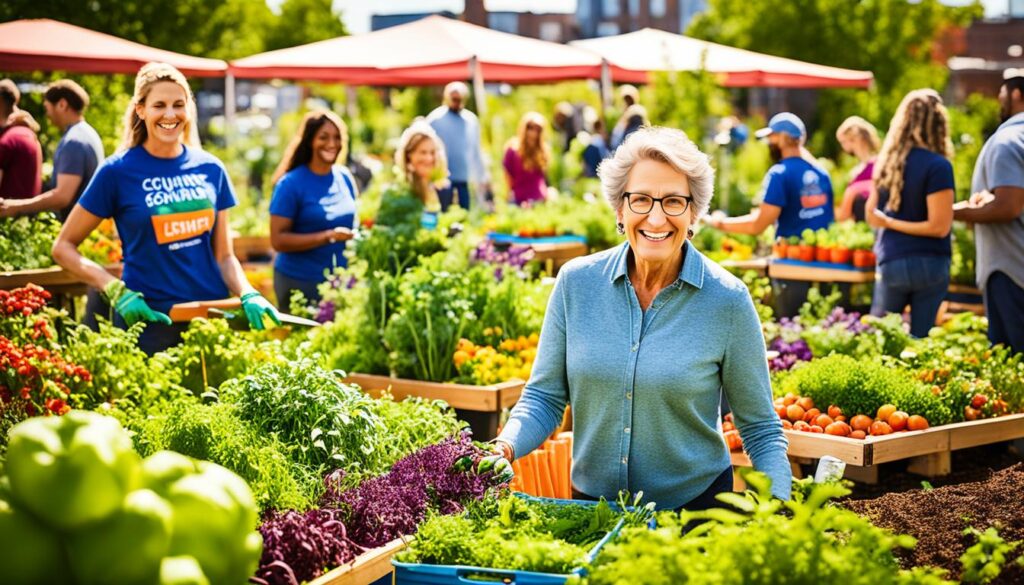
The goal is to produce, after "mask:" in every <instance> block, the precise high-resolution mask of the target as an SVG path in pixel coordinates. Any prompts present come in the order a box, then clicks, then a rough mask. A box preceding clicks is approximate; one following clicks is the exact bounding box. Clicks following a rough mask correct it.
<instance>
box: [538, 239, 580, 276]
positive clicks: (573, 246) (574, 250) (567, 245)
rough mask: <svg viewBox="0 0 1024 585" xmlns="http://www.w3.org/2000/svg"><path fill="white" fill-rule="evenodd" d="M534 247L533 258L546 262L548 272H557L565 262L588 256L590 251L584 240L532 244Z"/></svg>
mask: <svg viewBox="0 0 1024 585" xmlns="http://www.w3.org/2000/svg"><path fill="white" fill-rule="evenodd" d="M530 248H532V249H533V259H534V260H538V261H540V262H541V263H543V264H544V267H545V269H546V270H547V272H548V274H555V273H557V272H558V269H559V268H561V267H562V265H563V264H565V263H566V262H568V261H569V260H572V259H573V258H578V257H580V256H586V255H587V252H588V251H589V250H588V248H587V245H586V244H585V243H583V242H558V243H554V244H530Z"/></svg>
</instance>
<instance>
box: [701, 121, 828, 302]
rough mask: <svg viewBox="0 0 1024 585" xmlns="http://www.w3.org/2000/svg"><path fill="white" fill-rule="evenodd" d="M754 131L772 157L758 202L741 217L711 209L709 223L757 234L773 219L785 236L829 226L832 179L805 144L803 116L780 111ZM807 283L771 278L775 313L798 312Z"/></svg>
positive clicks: (722, 227)
mask: <svg viewBox="0 0 1024 585" xmlns="http://www.w3.org/2000/svg"><path fill="white" fill-rule="evenodd" d="M756 136H757V137H758V138H761V139H766V140H767V142H768V149H769V151H770V152H771V157H772V162H773V163H774V165H773V166H772V168H770V169H768V173H767V174H766V175H765V177H764V181H763V182H762V183H761V193H760V194H759V198H760V199H761V206H760V207H758V208H757V209H754V210H753V211H752V212H750V213H748V214H747V215H743V216H740V217H723V216H721V215H714V216H712V217H711V218H710V219H709V220H708V221H709V223H710V224H711V225H712V226H713V227H716V228H718V229H720V230H723V231H726V232H732V233H737V234H750V235H758V234H760V233H761V232H763V231H764V230H765V229H767V228H768V226H770V225H773V224H774V225H775V235H776V236H778V237H783V238H788V237H791V236H799V235H800V233H801V232H803V231H804V230H805V229H811V230H817V229H819V228H827V227H828V226H829V224H831V223H832V221H833V219H834V217H835V216H834V212H833V207H832V199H833V197H832V181H831V180H830V179H829V176H828V173H827V172H826V171H825V170H824V169H822V168H821V167H819V166H818V164H817V162H816V161H815V160H814V159H813V158H812V157H811V156H810V154H809V153H808V152H807V150H806V149H804V147H803V145H804V142H805V141H806V140H807V130H806V128H805V127H804V123H803V121H802V120H800V118H799V117H797V116H796V115H794V114H791V113H789V112H782V113H781V114H776V115H775V116H773V117H772V119H771V121H769V123H768V127H767V128H762V129H760V130H758V131H757V133H756ZM810 285H811V283H809V282H806V281H801V280H784V279H772V289H773V292H774V295H775V304H776V311H777V313H778V315H779V316H781V317H792V316H794V315H796V314H798V313H799V312H800V306H801V305H803V304H804V301H806V300H807V292H808V290H810Z"/></svg>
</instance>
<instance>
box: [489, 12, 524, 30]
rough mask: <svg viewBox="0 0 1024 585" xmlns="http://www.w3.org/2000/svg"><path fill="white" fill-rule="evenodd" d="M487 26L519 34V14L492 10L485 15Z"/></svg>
mask: <svg viewBox="0 0 1024 585" xmlns="http://www.w3.org/2000/svg"><path fill="white" fill-rule="evenodd" d="M487 27H488V28H490V29H492V30H499V31H501V32H506V33H511V34H514V35H517V34H519V14H518V13H516V12H492V13H490V14H488V15H487Z"/></svg>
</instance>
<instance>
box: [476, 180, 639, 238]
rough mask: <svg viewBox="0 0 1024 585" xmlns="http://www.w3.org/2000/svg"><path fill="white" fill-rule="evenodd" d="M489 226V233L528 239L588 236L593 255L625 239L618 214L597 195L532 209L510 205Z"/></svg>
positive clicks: (562, 199) (550, 202)
mask: <svg viewBox="0 0 1024 585" xmlns="http://www.w3.org/2000/svg"><path fill="white" fill-rule="evenodd" d="M485 225H486V227H487V229H488V230H489V231H495V232H498V233H503V234H513V235H515V234H519V235H523V236H527V237H534V236H543V235H563V234H574V235H577V236H584V237H585V238H586V239H587V246H588V247H589V248H590V250H591V251H593V252H598V251H601V250H606V249H608V248H611V247H612V246H615V245H617V244H619V243H620V242H622V239H623V238H622V236H620V235H618V233H617V232H616V231H615V213H614V212H613V211H612V209H611V207H609V206H608V204H607V203H605V201H604V197H603V196H602V195H594V194H584V195H583V197H581V198H576V197H570V196H568V195H562V196H561V197H558V198H556V199H550V200H548V201H545V202H543V203H539V204H537V205H534V206H532V207H529V208H520V207H515V206H511V205H510V206H508V207H507V208H505V209H504V210H503V211H502V212H501V213H500V214H499V215H498V216H497V217H495V218H493V219H488V221H487V222H486V224H485Z"/></svg>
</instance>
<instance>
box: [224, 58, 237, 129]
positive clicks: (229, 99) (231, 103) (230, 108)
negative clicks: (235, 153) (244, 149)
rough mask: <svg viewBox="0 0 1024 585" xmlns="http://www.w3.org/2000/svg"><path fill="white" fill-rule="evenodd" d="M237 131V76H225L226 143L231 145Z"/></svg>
mask: <svg viewBox="0 0 1024 585" xmlns="http://www.w3.org/2000/svg"><path fill="white" fill-rule="evenodd" d="M234 132H235V76H234V75H232V74H231V72H230V71H229V72H228V73H227V75H225V76H224V143H225V145H230V144H231V142H232V140H233V139H234Z"/></svg>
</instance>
